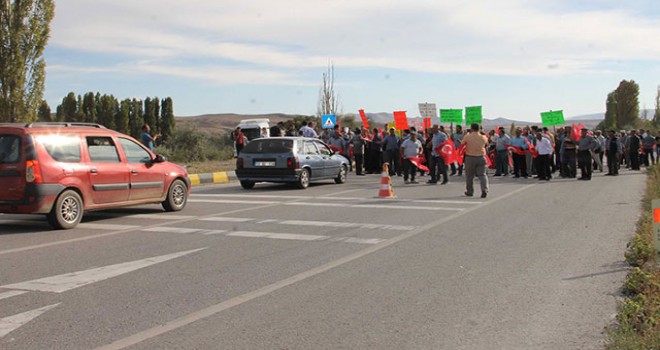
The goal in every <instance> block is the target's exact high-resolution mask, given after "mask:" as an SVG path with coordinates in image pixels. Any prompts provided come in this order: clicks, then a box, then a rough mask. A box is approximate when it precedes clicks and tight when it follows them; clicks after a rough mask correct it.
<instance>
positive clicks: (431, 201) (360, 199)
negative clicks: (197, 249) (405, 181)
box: [190, 190, 484, 205]
mask: <svg viewBox="0 0 660 350" xmlns="http://www.w3.org/2000/svg"><path fill="white" fill-rule="evenodd" d="M353 191H356V190H349V191H346V192H353ZM340 193H344V192H339V193H333V194H331V195H337V194H340ZM331 195H324V196H276V195H260V194H256V195H255V194H240V195H239V194H195V195H190V197H191V198H194V197H201V198H214V197H217V198H234V197H240V198H267V199H309V200H312V199H317V200H333V201H347V202H363V201H364V200H365V199H367V198H365V197H330V196H331ZM204 201H206V200H199V202H204ZM390 202H391V203H397V202H400V203H429V204H434V203H435V204H467V205H477V204H483V203H484V202H483V201H461V200H447V199H402V198H397V199H391V200H390ZM212 203H214V202H212ZM218 203H224V202H218ZM258 203H274V204H279V203H280V202H262V201H259V202H258Z"/></svg>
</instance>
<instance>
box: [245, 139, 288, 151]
mask: <svg viewBox="0 0 660 350" xmlns="http://www.w3.org/2000/svg"><path fill="white" fill-rule="evenodd" d="M292 149H293V140H288V139H259V140H254V141H251V142H250V143H248V144H247V145H246V146H245V148H243V150H242V151H241V153H289V152H291V150H292Z"/></svg>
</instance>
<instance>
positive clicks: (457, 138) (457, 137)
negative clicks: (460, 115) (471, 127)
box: [451, 125, 465, 176]
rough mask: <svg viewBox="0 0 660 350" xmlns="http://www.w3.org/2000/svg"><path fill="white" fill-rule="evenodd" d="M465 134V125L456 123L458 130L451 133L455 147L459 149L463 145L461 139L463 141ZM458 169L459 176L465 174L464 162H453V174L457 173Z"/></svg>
mask: <svg viewBox="0 0 660 350" xmlns="http://www.w3.org/2000/svg"><path fill="white" fill-rule="evenodd" d="M463 136H465V134H464V133H463V127H462V126H461V125H456V132H455V133H453V134H451V139H452V140H453V141H454V148H455V149H458V148H459V147H460V146H461V141H463ZM456 171H458V176H462V175H463V164H460V165H459V164H458V162H456V164H455V163H454V162H452V163H451V176H454V175H456Z"/></svg>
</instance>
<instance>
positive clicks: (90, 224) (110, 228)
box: [78, 222, 140, 230]
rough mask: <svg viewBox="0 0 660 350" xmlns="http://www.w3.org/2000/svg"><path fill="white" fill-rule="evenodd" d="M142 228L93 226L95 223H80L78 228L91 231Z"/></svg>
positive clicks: (112, 225) (107, 225) (110, 225)
mask: <svg viewBox="0 0 660 350" xmlns="http://www.w3.org/2000/svg"><path fill="white" fill-rule="evenodd" d="M137 227H140V226H138V225H114V224H93V223H85V222H83V223H80V224H78V228H83V229H89V230H129V229H133V228H137Z"/></svg>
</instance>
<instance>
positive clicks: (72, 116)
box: [57, 92, 78, 122]
mask: <svg viewBox="0 0 660 350" xmlns="http://www.w3.org/2000/svg"><path fill="white" fill-rule="evenodd" d="M77 112H78V101H77V100H76V94H74V93H73V92H69V93H68V94H67V95H66V97H65V98H63V99H62V115H61V116H59V115H58V117H57V121H60V122H62V121H64V122H75V121H76V114H77Z"/></svg>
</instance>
